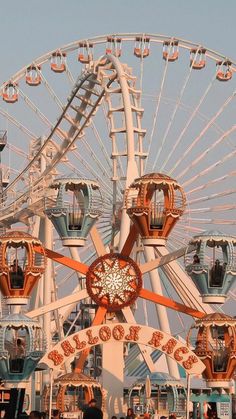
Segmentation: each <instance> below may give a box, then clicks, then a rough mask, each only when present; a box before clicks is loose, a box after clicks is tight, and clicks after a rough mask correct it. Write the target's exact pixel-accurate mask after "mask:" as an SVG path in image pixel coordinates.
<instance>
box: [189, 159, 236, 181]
mask: <svg viewBox="0 0 236 419" xmlns="http://www.w3.org/2000/svg"><path fill="white" fill-rule="evenodd" d="M235 155H236V151H231V152H230V153H228V154H226V155H225V156H223V157H222V159H220V160H217V161H216V162H215V163H213V164H212V165H211V166H208V167H207V168H206V169H204V170H202V171H201V172H200V173H199V174H197V175H195V176H194V177H192V178H191V179H189V182H188V181H186V182H185V185H186V184H187V185H189V184H191V183H192V182H193V181H195V180H197V179H199V178H200V177H202V176H204V175H205V174H209V173H210V172H211V171H212V170H213V169H215V168H216V167H217V166H219V165H221V164H222V163H225V162H227V161H229V160H231V159H232V158H233V157H235ZM213 181H214V180H213ZM213 181H211V182H213Z"/></svg>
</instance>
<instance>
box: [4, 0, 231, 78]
mask: <svg viewBox="0 0 236 419" xmlns="http://www.w3.org/2000/svg"><path fill="white" fill-rule="evenodd" d="M0 4H1V25H0V40H1V42H0V54H1V67H0V82H1V83H2V82H4V81H5V80H6V79H8V78H9V77H10V76H11V75H12V74H14V73H15V72H16V71H17V70H18V69H20V68H21V67H22V66H24V65H26V64H27V63H30V62H32V60H33V59H34V58H36V57H38V56H39V55H41V54H43V53H44V52H47V51H49V50H51V49H54V48H57V47H60V46H62V45H64V44H66V43H69V42H71V41H73V40H76V39H81V38H86V37H90V36H94V35H100V34H107V33H117V32H136V31H137V32H139V31H140V32H149V33H159V34H166V35H171V36H176V37H183V38H185V39H189V40H191V41H193V42H197V43H200V44H203V45H205V46H206V47H208V48H212V49H215V50H216V51H219V52H222V53H224V54H225V55H226V56H229V57H231V58H235V59H236V47H235V46H236V42H235V39H236V37H235V35H236V29H235V16H236V1H235V0H228V1H227V2H222V0H198V1H197V0H169V1H160V0H145V1H144V0H119V1H115V0H90V1H81V0H38V1H36V0H20V1H19V0H7V1H6V0H1V2H0Z"/></svg>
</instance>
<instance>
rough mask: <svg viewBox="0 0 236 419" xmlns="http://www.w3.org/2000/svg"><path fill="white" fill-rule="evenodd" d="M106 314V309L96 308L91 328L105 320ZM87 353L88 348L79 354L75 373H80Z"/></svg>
mask: <svg viewBox="0 0 236 419" xmlns="http://www.w3.org/2000/svg"><path fill="white" fill-rule="evenodd" d="M106 312H107V309H106V308H105V307H98V310H97V313H96V314H95V317H94V319H93V321H92V326H97V325H98V324H101V323H102V322H103V320H104V318H105V315H106ZM89 351H90V349H89V348H88V349H85V350H84V351H82V352H81V354H80V357H79V359H78V360H77V362H76V366H75V372H78V373H80V372H81V371H82V369H83V367H84V363H85V361H86V359H87V356H88V354H89Z"/></svg>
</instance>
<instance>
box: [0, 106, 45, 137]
mask: <svg viewBox="0 0 236 419" xmlns="http://www.w3.org/2000/svg"><path fill="white" fill-rule="evenodd" d="M0 115H2V116H3V117H4V118H6V119H7V120H8V121H9V122H11V123H12V124H13V125H15V126H16V127H17V128H19V130H20V131H21V132H23V133H24V134H26V135H27V136H28V137H29V138H30V139H31V140H37V137H36V136H35V134H33V133H32V132H31V131H30V130H29V129H28V128H27V127H25V126H24V125H23V124H22V123H21V122H19V121H18V120H17V119H16V118H15V117H14V116H12V115H10V114H9V113H8V112H6V111H4V109H1V108H0Z"/></svg>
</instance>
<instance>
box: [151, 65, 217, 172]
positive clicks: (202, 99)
mask: <svg viewBox="0 0 236 419" xmlns="http://www.w3.org/2000/svg"><path fill="white" fill-rule="evenodd" d="M215 80H216V73H215V74H214V76H213V78H212V80H211V82H210V84H209V85H208V87H207V88H206V90H205V92H204V94H203V95H202V97H201V98H200V100H199V102H198V104H197V106H196V108H195V109H194V110H193V112H192V113H191V115H190V118H189V119H188V121H187V123H186V124H185V126H184V128H183V130H182V131H181V133H180V135H179V137H178V138H177V140H176V141H175V143H174V146H173V148H172V150H171V152H170V155H169V157H171V156H172V155H173V153H174V152H175V150H176V148H177V147H178V146H179V144H180V143H181V141H182V139H183V137H184V134H185V133H186V131H187V130H188V128H189V126H190V124H191V123H192V121H193V120H194V118H195V116H196V115H197V113H198V111H199V109H200V107H201V105H202V104H203V102H204V100H205V99H206V97H207V95H208V94H209V92H210V90H211V89H212V87H213V85H214V82H215ZM178 164H179V160H178ZM178 164H177V162H176V163H175V164H174V165H173V167H172V168H171V170H170V171H169V174H170V175H172V173H173V172H174V171H175V169H176V167H178ZM155 166H156V159H155V162H154V164H153V169H154V168H155Z"/></svg>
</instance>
